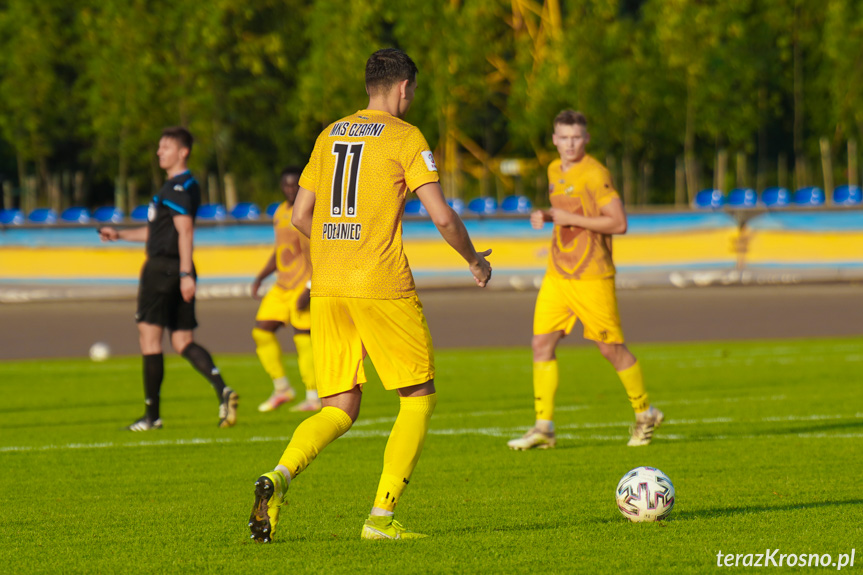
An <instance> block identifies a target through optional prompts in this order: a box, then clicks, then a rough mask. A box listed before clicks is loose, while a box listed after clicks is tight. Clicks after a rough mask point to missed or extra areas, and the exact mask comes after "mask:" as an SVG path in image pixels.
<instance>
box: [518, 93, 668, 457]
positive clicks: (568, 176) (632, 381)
mask: <svg viewBox="0 0 863 575" xmlns="http://www.w3.org/2000/svg"><path fill="white" fill-rule="evenodd" d="M589 141H590V134H589V133H588V131H587V120H586V119H585V117H584V115H583V114H581V113H580V112H574V111H572V110H564V111H563V112H561V113H560V114H558V115H557V117H556V118H555V119H554V135H553V142H554V145H555V146H556V147H557V151H558V152H559V153H560V159H558V160H555V161H553V162H552V163H551V164H550V165H549V167H548V189H549V199H550V201H551V209H550V210H547V211H542V210H536V211H534V212H533V213H532V214H531V215H530V222H531V225H532V226H533V227H534V228H535V229H542V227H543V225H544V223H545V222H553V223H554V232H553V236H552V240H551V253H550V256H549V262H548V270H547V271H546V274H545V278H544V279H543V281H542V287H541V288H540V290H539V294H538V296H537V298H536V308H535V310H534V316H533V390H534V408H535V410H536V423H535V424H534V426H533V427H532V428H531V429H530V430H528V432H527V433H526V434H525V435H524V436H523V437H519V438H517V439H513V440H511V441H509V442H508V445H509V447H510V448H511V449H518V450H525V449H531V448H539V449H547V448H550V447H554V446H555V444H556V438H555V435H554V423H553V419H552V418H553V416H554V396H555V393H556V392H557V386H558V367H557V359H556V357H555V349H556V348H557V344H558V343H559V342H560V340H561V339H562V338H563V337H564V336H565V335H567V334H569V333H570V332H571V331H572V329H573V327H575V323H576V321H577V320H579V319H580V320H581V323H582V324H583V325H584V337H585V339H590V340H593V341H595V342H596V345H597V346H598V347H599V351H600V352H601V353H602V355H603V356H604V357H605V359H607V360H608V361H609V362H610V363H611V365H612V366H613V367H614V369H615V370H616V371H617V375H618V376H619V377H620V380H621V382H623V386H624V388H625V389H626V393H627V395H628V396H629V401H630V403H631V404H632V409H633V410H634V411H635V418H636V423H635V425H634V426H633V427H632V429H631V430H630V432H631V437H630V439H629V443H628V445H630V446H637V445H647V444H648V443H650V441H651V439H652V438H653V431H654V429H656V428H657V427H659V425H660V424H661V423H662V418H663V414H662V412H661V411H659V410H658V409H656V408H655V407H651V405H650V402H649V400H648V397H647V391H646V390H645V388H644V379H643V377H642V373H641V365H640V364H639V363H638V360H637V359H636V358H635V356H634V355H632V352H630V351H629V348H627V347H626V344H625V343H624V339H623V330H622V329H621V327H620V316H619V314H618V312H617V296H616V294H615V290H614V275H615V269H614V262H613V261H612V258H611V235H612V234H624V233H626V228H627V221H626V212H625V211H624V209H623V203H622V202H621V201H620V196H619V195H618V193H617V192H616V191H615V190H614V186H613V184H612V182H611V178H610V176H609V173H608V170H607V169H606V168H605V166H603V165H602V164H601V163H600V162H599V161H597V160H596V159H595V158H593V157H592V156H590V155H588V154H587V153H586V152H585V148H586V146H587V143H588V142H589Z"/></svg>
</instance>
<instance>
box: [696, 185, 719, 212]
mask: <svg viewBox="0 0 863 575" xmlns="http://www.w3.org/2000/svg"><path fill="white" fill-rule="evenodd" d="M694 203H695V207H696V208H699V209H702V210H705V209H707V210H712V209H716V208H721V207H722V206H724V205H725V195H724V194H723V193H722V190H714V189H707V190H701V191H700V192H698V193H697V194H695V202H694Z"/></svg>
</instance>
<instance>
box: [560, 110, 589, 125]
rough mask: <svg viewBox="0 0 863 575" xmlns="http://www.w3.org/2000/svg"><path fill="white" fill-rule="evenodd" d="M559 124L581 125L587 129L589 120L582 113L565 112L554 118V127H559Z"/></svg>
mask: <svg viewBox="0 0 863 575" xmlns="http://www.w3.org/2000/svg"><path fill="white" fill-rule="evenodd" d="M558 124H563V125H564V126H575V125H579V126H582V127H585V128H586V127H587V118H585V117H584V114H582V113H581V112H576V111H575V110H564V111H562V112H561V113H560V114H558V115H557V116H555V117H554V125H555V126H557V125H558Z"/></svg>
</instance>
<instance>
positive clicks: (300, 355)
mask: <svg viewBox="0 0 863 575" xmlns="http://www.w3.org/2000/svg"><path fill="white" fill-rule="evenodd" d="M294 345H295V346H296V348H297V364H299V368H300V379H302V380H303V383H304V384H305V386H306V391H310V390H316V389H317V388H318V386H317V384H316V382H315V357H314V356H313V355H312V336H311V335H309V334H307V333H299V334H296V335H295V336H294Z"/></svg>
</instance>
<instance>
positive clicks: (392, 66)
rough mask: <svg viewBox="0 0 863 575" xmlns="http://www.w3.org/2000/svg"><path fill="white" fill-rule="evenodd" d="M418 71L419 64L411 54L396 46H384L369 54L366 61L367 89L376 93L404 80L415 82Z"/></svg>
mask: <svg viewBox="0 0 863 575" xmlns="http://www.w3.org/2000/svg"><path fill="white" fill-rule="evenodd" d="M417 72H418V70H417V65H416V64H414V61H413V60H411V57H410V56H408V55H407V54H405V53H404V52H402V51H401V50H397V49H396V48H384V49H383V50H378V51H377V52H375V53H374V54H372V55H371V56H369V59H368V61H367V62H366V89H367V90H368V91H369V95H374V94H377V93H380V92H382V91H386V90H389V88H390V87H391V86H392V85H393V84H397V83H399V82H401V81H402V80H408V81H410V82H415V81H416V79H417Z"/></svg>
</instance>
